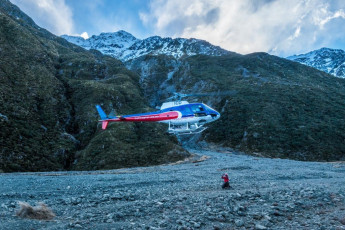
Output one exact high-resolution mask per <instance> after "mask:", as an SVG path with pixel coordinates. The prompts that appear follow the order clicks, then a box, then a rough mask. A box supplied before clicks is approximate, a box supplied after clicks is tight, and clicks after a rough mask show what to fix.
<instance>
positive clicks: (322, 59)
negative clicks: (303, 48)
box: [287, 48, 345, 78]
mask: <svg viewBox="0 0 345 230" xmlns="http://www.w3.org/2000/svg"><path fill="white" fill-rule="evenodd" d="M287 59H289V60H292V61H296V62H299V63H302V64H304V65H307V66H311V67H314V68H316V69H318V70H321V71H324V72H326V73H330V74H332V75H334V76H336V77H340V78H345V51H344V50H341V49H330V48H321V49H319V50H314V51H311V52H309V53H306V54H300V55H293V56H290V57H287Z"/></svg>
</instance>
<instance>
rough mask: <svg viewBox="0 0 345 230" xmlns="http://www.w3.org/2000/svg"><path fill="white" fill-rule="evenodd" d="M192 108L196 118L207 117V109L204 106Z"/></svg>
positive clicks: (193, 106)
mask: <svg viewBox="0 0 345 230" xmlns="http://www.w3.org/2000/svg"><path fill="white" fill-rule="evenodd" d="M191 108H192V111H193V113H194V115H195V116H196V117H204V116H206V115H207V113H206V109H205V107H204V106H203V105H202V104H197V105H192V106H191Z"/></svg>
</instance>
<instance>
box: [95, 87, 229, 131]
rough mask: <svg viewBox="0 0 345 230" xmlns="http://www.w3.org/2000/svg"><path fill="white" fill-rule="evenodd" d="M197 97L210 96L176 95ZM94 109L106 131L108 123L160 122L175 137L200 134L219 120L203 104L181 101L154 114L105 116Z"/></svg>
mask: <svg viewBox="0 0 345 230" xmlns="http://www.w3.org/2000/svg"><path fill="white" fill-rule="evenodd" d="M223 94H224V93H223ZM198 95H199V96H200V95H201V96H205V95H210V94H197V95H196V94H178V97H179V98H180V99H181V98H182V97H186V96H198ZM218 95H219V93H218ZM226 95H228V94H226ZM96 109H97V111H98V113H99V115H100V117H101V120H99V122H101V123H102V129H106V128H107V126H108V124H109V122H162V123H167V124H168V125H169V128H168V132H169V133H171V134H177V135H181V134H195V133H200V132H202V131H204V130H205V129H206V127H204V125H205V124H206V123H210V122H213V121H216V120H217V119H219V118H220V113H219V112H217V111H216V110H215V109H213V108H211V107H210V106H208V105H206V104H204V103H188V102H187V101H181V100H177V101H171V102H165V103H163V105H162V106H161V107H160V110H158V111H155V112H149V113H139V114H131V115H123V116H115V114H114V113H111V114H109V115H106V113H105V112H104V111H103V109H102V108H101V106H100V105H96Z"/></svg>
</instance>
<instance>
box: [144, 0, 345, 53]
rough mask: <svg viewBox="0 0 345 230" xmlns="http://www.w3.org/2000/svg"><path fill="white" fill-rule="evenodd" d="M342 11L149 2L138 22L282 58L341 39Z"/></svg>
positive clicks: (310, 3) (329, 5)
mask: <svg viewBox="0 0 345 230" xmlns="http://www.w3.org/2000/svg"><path fill="white" fill-rule="evenodd" d="M344 9H345V1H341V0H338V1H326V0H289V1H285V0H241V1H238V0H214V1H208V0H190V1H185V0H167V1H161V0H153V1H152V2H151V5H150V10H149V12H145V13H143V12H142V13H141V14H140V18H141V20H142V22H143V23H144V24H145V25H146V26H152V27H153V29H154V31H155V33H156V34H158V35H161V36H172V37H186V38H189V37H195V38H199V39H204V40H207V41H209V42H211V43H213V44H215V45H219V46H221V47H223V48H225V49H228V50H231V51H235V52H239V53H243V54H246V53H251V52H257V51H264V52H270V53H272V54H276V55H281V56H286V55H291V54H294V53H300V52H304V51H310V50H312V49H315V48H320V46H327V45H330V44H331V43H332V42H333V41H335V39H339V38H340V37H342V36H343V31H344V29H345V21H344V19H345V13H344ZM331 35H332V36H331Z"/></svg>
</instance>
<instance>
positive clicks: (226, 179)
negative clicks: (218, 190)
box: [222, 173, 230, 189]
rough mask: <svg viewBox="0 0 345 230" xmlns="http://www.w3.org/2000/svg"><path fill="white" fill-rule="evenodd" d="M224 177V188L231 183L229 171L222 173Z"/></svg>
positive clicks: (228, 186)
mask: <svg viewBox="0 0 345 230" xmlns="http://www.w3.org/2000/svg"><path fill="white" fill-rule="evenodd" d="M222 179H223V180H224V184H223V185H222V188H223V189H224V188H230V184H229V176H228V174H227V173H224V174H223V175H222Z"/></svg>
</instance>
